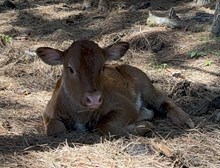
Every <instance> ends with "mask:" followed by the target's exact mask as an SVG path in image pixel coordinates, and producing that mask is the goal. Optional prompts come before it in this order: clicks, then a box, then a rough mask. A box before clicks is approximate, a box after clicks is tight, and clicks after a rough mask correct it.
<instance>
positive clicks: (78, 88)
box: [36, 40, 129, 110]
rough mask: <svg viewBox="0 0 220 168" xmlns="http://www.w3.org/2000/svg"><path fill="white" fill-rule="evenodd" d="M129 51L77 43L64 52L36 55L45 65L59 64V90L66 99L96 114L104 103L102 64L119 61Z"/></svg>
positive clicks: (49, 50)
mask: <svg viewBox="0 0 220 168" xmlns="http://www.w3.org/2000/svg"><path fill="white" fill-rule="evenodd" d="M128 48H129V44H128V43H127V42H118V43H115V44H112V45H110V46H107V47H105V48H101V47H99V46H98V44H96V43H94V42H92V41H88V40H80V41H76V42H73V43H72V45H71V46H70V47H69V48H68V49H66V50H65V51H60V50H57V49H53V48H49V47H40V48H38V49H37V50H36V53H37V55H38V56H39V57H40V58H41V59H42V60H43V61H44V62H45V63H46V64H49V65H60V64H62V65H63V73H62V76H63V78H62V87H63V90H64V91H65V93H66V95H67V96H68V97H69V98H70V99H72V100H73V101H74V102H75V103H78V104H79V105H81V106H83V107H85V108H89V109H92V110H95V109H98V108H99V107H100V106H101V104H102V103H103V85H104V83H103V82H104V81H103V67H104V64H105V62H106V61H107V60H117V59H119V58H120V57H122V56H123V55H124V54H125V53H126V51H127V50H128Z"/></svg>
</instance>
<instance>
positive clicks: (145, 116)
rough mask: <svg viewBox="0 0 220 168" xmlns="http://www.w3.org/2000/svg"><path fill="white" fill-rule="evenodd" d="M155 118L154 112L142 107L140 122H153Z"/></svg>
mask: <svg viewBox="0 0 220 168" xmlns="http://www.w3.org/2000/svg"><path fill="white" fill-rule="evenodd" d="M153 117H154V112H153V110H149V109H147V108H145V107H142V108H141V110H140V112H139V116H138V121H141V120H151V119H153Z"/></svg>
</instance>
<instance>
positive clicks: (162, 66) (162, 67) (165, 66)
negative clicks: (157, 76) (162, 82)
mask: <svg viewBox="0 0 220 168" xmlns="http://www.w3.org/2000/svg"><path fill="white" fill-rule="evenodd" d="M156 67H157V68H158V69H166V68H168V67H169V65H168V64H167V63H163V64H158V65H156Z"/></svg>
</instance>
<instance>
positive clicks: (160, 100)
mask: <svg viewBox="0 0 220 168" xmlns="http://www.w3.org/2000/svg"><path fill="white" fill-rule="evenodd" d="M128 48H129V45H128V43H126V42H118V43H115V44H113V45H110V46H108V47H106V48H103V49H102V48H100V47H99V46H98V45H97V44H96V43H94V42H92V41H87V40H82V41H76V42H74V43H73V44H72V45H71V46H70V47H69V48H68V49H67V50H65V51H64V52H62V51H59V50H56V49H52V48H47V47H41V48H38V49H37V51H36V52H37V54H38V56H39V57H40V58H41V59H42V60H43V61H44V62H45V63H47V64H50V65H56V64H63V73H62V76H61V78H60V79H59V80H58V82H57V84H56V86H55V89H54V92H53V95H52V98H51V100H50V101H49V103H48V104H47V107H46V110H45V112H44V114H43V118H44V123H45V132H46V134H47V135H55V134H58V133H62V132H64V131H65V130H66V129H70V130H81V131H84V130H93V129H98V130H100V131H101V132H103V133H105V134H107V133H111V134H116V135H125V134H127V133H138V134H143V133H145V132H146V131H148V129H149V127H150V126H151V124H150V123H149V122H147V121H146V119H148V118H147V117H145V116H146V110H144V109H146V108H151V109H152V110H154V111H155V112H158V113H164V114H166V115H167V117H169V118H170V119H171V120H172V121H173V122H174V123H175V124H177V125H180V126H182V125H184V124H187V125H188V126H189V127H194V123H193V121H192V120H191V119H190V116H189V115H188V114H186V113H185V112H184V111H183V110H181V109H180V108H179V107H178V106H176V105H175V103H174V102H173V101H172V100H171V99H170V98H168V97H167V96H166V95H164V94H163V93H161V92H160V91H158V90H157V89H156V88H155V87H154V86H153V85H152V83H151V82H150V79H149V78H148V77H147V75H146V74H145V73H144V72H142V71H141V70H139V69H137V68H135V67H132V66H129V65H105V61H106V60H111V59H119V58H120V57H122V56H123V55H124V54H125V52H126V51H127V50H128ZM88 95H89V96H90V97H91V100H93V98H94V97H95V98H94V101H92V102H90V101H89V100H88ZM97 95H98V96H99V97H100V100H97V99H96V96H97ZM97 101H98V102H97ZM88 102H89V103H88ZM94 104H95V106H93V105H94ZM138 104H139V105H138Z"/></svg>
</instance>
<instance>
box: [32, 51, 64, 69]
mask: <svg viewBox="0 0 220 168" xmlns="http://www.w3.org/2000/svg"><path fill="white" fill-rule="evenodd" d="M36 53H37V55H38V56H39V57H40V58H41V59H42V61H43V62H45V63H46V64H48V65H60V64H62V63H63V55H64V52H62V51H60V50H57V49H53V48H49V47H40V48H38V49H37V50H36Z"/></svg>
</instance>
